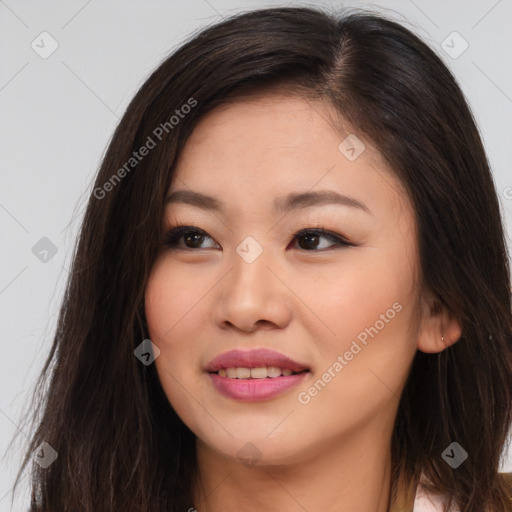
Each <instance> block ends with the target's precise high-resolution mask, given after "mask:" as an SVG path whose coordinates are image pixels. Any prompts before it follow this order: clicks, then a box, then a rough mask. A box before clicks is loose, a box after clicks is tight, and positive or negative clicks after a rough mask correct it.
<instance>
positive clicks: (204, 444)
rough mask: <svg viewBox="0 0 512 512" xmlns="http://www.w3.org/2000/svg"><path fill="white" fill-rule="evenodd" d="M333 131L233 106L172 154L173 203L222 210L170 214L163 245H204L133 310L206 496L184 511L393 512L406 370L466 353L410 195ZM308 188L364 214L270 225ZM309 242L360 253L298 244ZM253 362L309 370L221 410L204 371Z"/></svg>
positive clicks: (270, 100)
mask: <svg viewBox="0 0 512 512" xmlns="http://www.w3.org/2000/svg"><path fill="white" fill-rule="evenodd" d="M333 116H334V112H333V110H332V108H331V107H330V106H329V105H328V104H327V103H324V102H322V101H311V100H308V101H306V100H305V99H303V98H300V97H295V96H290V95H288V96H284V95H279V94H278V93H274V94H271V93H270V94H269V93H266V94H265V95H263V96H254V97H250V98H245V99H244V100H243V101H234V102H232V103H228V104H225V105H223V106H221V107H217V108H216V109H215V110H213V111H212V112H210V113H208V114H207V115H206V116H205V117H203V118H202V119H201V121H200V122H199V124H198V125H197V127H196V128H195V130H194V132H193V133H192V135H191V136H190V137H189V139H188V141H187V143H186V145H185V147H184V149H183V151H182V154H181V155H180V159H179V162H178V165H177V167H176V172H175V174H174V177H173V180H172V183H171V187H170V190H169V192H171V191H175V190H178V189H191V190H194V191H198V192H202V193H204V194H208V195H210V196H214V197H215V198H217V199H218V200H219V201H222V203H223V205H224V206H225V209H226V213H225V216H223V215H222V214H221V213H219V212H208V211H204V210H202V209H200V208H198V207H196V206H193V205H190V204H182V203H171V204H168V205H167V207H166V208H167V209H166V212H165V218H164V225H165V227H166V229H169V228H171V227H173V226H175V225H176V222H179V223H183V224H186V225H192V226H195V227H197V228H200V229H202V230H203V231H205V232H206V233H207V236H206V237H205V238H204V239H203V240H202V241H201V239H199V242H198V243H197V244H196V245H194V244H193V241H194V239H192V244H191V243H190V239H189V242H188V246H187V245H186V237H183V236H182V237H181V239H179V241H178V242H177V243H178V247H174V248H171V247H164V248H163V249H162V251H161V253H160V254H159V257H158V259H157V260H156V263H155V265H154V267H153V269H152V272H151V276H150V279H149V282H148V285H147V289H146V297H145V305H146V306H145V307H146V318H147V321H148V326H149V334H150V337H151V340H152V341H153V343H155V345H157V346H158V348H159V349H160V356H159V357H157V359H156V360H155V364H156V368H157V372H158V375H159V378H160V381H161V383H162V387H163V389H164V391H165V393H166V395H167V397H168V399H169V401H170V403H171V404H172V406H173V407H174V409H175V410H176V412H177V413H178V415H179V416H180V417H181V419H182V420H183V421H184V423H185V424H186V425H187V426H188V427H189V428H190V429H191V430H192V431H193V432H194V433H195V435H196V436H197V450H198V465H199V474H200V480H199V481H198V482H197V486H196V491H195V500H194V503H193V504H191V507H192V506H193V507H195V508H196V509H197V510H198V511H202V510H208V511H210V512H217V511H221V510H222V511H224V512H225V511H235V510H244V511H252V510H254V511H258V512H259V511H261V510H287V511H291V512H294V511H304V510H309V511H312V510H322V511H324V512H329V511H337V512H363V511H364V512H385V511H387V510H388V506H389V498H390V484H391V474H390V469H391V457H390V453H391V452H390V446H391V436H392V431H393V425H394V421H395V417H396V412H397V407H398V401H399V396H400V394H401V392H402V389H403V387H404V384H405V381H406V378H407V375H408V373H409V370H410V366H411V363H412V359H413V357H414V355H415V353H416V350H418V349H419V350H422V351H424V352H431V353H434V352H439V351H441V350H444V349H445V348H446V347H447V346H449V345H450V344H452V343H455V342H456V341H457V340H458V339H459V337H460V334H461V332H460V326H459V324H458V322H457V320H456V319H454V318H452V317H451V315H450V314H449V312H448V311H446V310H444V309H441V310H439V309H438V308H436V307H435V299H434V297H432V296H431V295H430V294H429V293H428V292H426V291H423V293H422V290H421V288H420V286H419V285H418V283H419V282H420V269H419V263H418V262H419V259H418V249H417V246H418V244H417V238H416V225H415V218H414V214H413V210H412V207H411V204H410V203H409V200H408V198H407V194H406V193H405V190H404V188H403V187H402V185H401V183H400V182H398V181H397V179H396V178H395V177H394V175H393V174H392V172H391V170H390V169H389V168H388V167H387V165H386V162H385V161H384V159H383V158H382V156H381V155H380V154H379V152H378V151H377V150H376V149H375V148H374V147H373V146H372V145H371V143H370V141H368V140H366V139H365V138H364V137H363V136H362V135H360V134H358V137H359V139H360V140H361V141H363V142H364V143H365V145H366V148H365V150H364V152H363V153H362V154H361V155H360V156H359V157H358V158H357V159H356V160H355V161H349V160H348V159H347V158H346V156H345V155H344V154H343V153H342V152H341V151H340V150H339V149H338V146H339V144H340V142H341V141H342V140H343V139H344V138H345V137H346V136H347V135H348V134H349V133H357V132H356V131H355V130H350V129H348V128H346V130H345V131H340V129H335V127H334V125H333V124H332V119H333ZM318 190H334V191H337V192H339V193H341V194H345V195H348V196H350V197H352V198H355V199H357V200H358V201H360V202H361V203H364V204H365V205H366V206H367V207H368V209H369V210H370V212H371V213H366V212H364V211H363V210H361V209H356V208H351V207H347V206H341V205H335V204H330V205H321V206H319V205H316V206H312V207H307V208H301V209H297V210H293V211H290V212H289V213H287V214H284V213H276V212H274V211H273V200H274V198H277V197H282V196H285V195H287V194H289V193H291V192H303V191H318ZM320 226H322V227H324V228H325V229H326V230H329V231H331V232H334V233H337V234H339V235H341V236H343V237H345V238H347V239H348V241H349V242H350V243H352V244H354V246H343V245H337V244H336V243H335V242H333V241H331V240H329V239H326V238H325V237H324V236H320V237H319V238H317V239H313V241H309V242H308V240H307V239H306V240H305V239H304V237H302V238H300V239H298V238H296V237H295V236H294V234H295V233H297V232H298V231H299V230H301V229H303V228H315V227H320ZM247 236H252V237H253V238H254V239H255V240H256V241H257V242H258V243H259V244H260V246H261V247H262V248H263V252H262V254H261V255H260V256H259V257H258V258H257V259H256V260H255V261H254V262H252V263H247V262H246V261H245V260H244V259H242V258H241V257H240V256H239V254H238V253H237V252H236V248H237V246H239V244H240V243H241V242H242V241H243V240H244V239H245V238H246V237H247ZM300 242H302V245H301V244H300ZM198 246H199V247H200V248H194V247H198ZM396 303H398V304H399V305H400V306H401V307H402V308H401V310H400V312H398V313H396V315H395V316H394V318H393V319H391V320H388V322H386V323H385V327H384V328H382V329H380V330H379V332H378V334H377V335H375V336H374V337H373V338H371V337H369V338H368V342H367V345H366V346H363V345H361V344H359V345H361V346H362V350H360V351H359V352H358V353H357V354H356V355H355V356H354V357H353V359H352V360H350V361H346V362H347V364H346V365H344V367H343V369H342V370H341V371H340V372H338V373H336V372H334V373H335V375H336V376H335V377H333V378H331V381H330V382H329V383H328V384H327V385H326V386H325V387H323V389H322V390H321V391H320V392H318V393H317V395H316V396H314V397H312V398H311V400H310V401H309V402H308V403H307V404H303V403H300V402H299V400H298V394H299V393H300V392H301V391H307V390H308V388H309V387H311V386H312V385H313V383H314V382H315V381H317V380H318V379H319V378H321V377H322V375H323V374H324V373H325V372H326V371H327V370H328V368H330V367H331V368H332V366H333V364H334V363H335V362H336V361H337V358H338V356H339V355H341V356H343V354H344V353H345V352H346V351H347V350H349V348H350V346H351V343H352V342H353V341H354V340H356V339H357V336H358V335H359V334H360V333H361V332H363V331H364V330H365V328H369V327H370V326H375V324H376V322H377V321H378V320H379V319H381V318H382V317H381V315H382V314H385V313H386V311H388V310H389V309H390V308H392V305H393V304H396ZM442 333H443V334H444V341H443V340H442V339H441V335H442ZM260 347H265V348H270V349H274V350H277V351H278V352H281V353H283V354H285V355H286V356H288V357H291V358H292V359H295V360H296V361H299V362H301V363H305V364H307V365H308V366H309V367H310V370H311V372H310V373H309V374H308V375H307V377H306V380H304V381H303V383H301V384H300V385H299V386H298V387H296V388H292V389H291V390H288V391H286V392H285V393H283V394H281V395H279V396H277V397H274V398H272V399H270V400H265V401H262V402H252V403H245V402H240V401H237V400H233V399H230V398H227V397H224V396H223V395H220V394H219V393H218V392H217V391H216V390H215V388H214V387H213V386H212V384H211V383H210V377H209V376H208V374H207V373H205V372H204V367H205V366H206V365H207V364H208V363H209V362H210V361H211V360H212V359H213V358H214V357H215V356H217V355H219V354H221V353H223V352H225V351H228V350H231V349H234V348H240V349H249V348H260ZM331 375H332V371H331ZM247 443H252V445H254V446H255V447H256V448H257V450H258V451H257V452H255V453H257V455H255V456H254V457H255V458H254V460H253V462H254V461H255V462H256V464H252V463H249V464H248V463H246V462H244V461H243V460H242V459H241V458H240V457H239V455H238V451H239V450H240V449H241V448H243V447H244V446H245V445H246V444H247Z"/></svg>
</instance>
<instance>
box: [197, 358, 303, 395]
mask: <svg viewBox="0 0 512 512" xmlns="http://www.w3.org/2000/svg"><path fill="white" fill-rule="evenodd" d="M205 370H206V371H207V372H208V373H209V375H210V378H211V380H212V383H213V385H214V386H215V388H216V389H217V391H218V392H220V393H221V394H222V395H224V396H227V397H228V398H232V399H234V400H239V401H244V402H255V401H262V400H268V399H271V398H274V397H275V396H278V395H280V394H281V393H284V392H285V391H286V390H288V389H290V388H292V387H294V386H296V385H298V384H299V383H300V382H302V381H303V380H304V379H305V378H306V376H307V374H308V373H309V372H310V369H309V368H308V367H307V366H306V365H305V364H302V363H298V362H297V361H294V360H293V359H290V358H289V357H286V356H285V355H283V354H280V353H279V352H275V351H273V350H268V349H253V350H244V351H242V350H231V351H229V352H225V353H223V354H221V355H219V356H217V357H216V358H215V359H213V360H212V361H211V362H210V363H209V364H208V366H207V367H206V369H205Z"/></svg>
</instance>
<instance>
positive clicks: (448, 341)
mask: <svg viewBox="0 0 512 512" xmlns="http://www.w3.org/2000/svg"><path fill="white" fill-rule="evenodd" d="M420 308H421V324H420V328H419V331H418V343H417V345H418V350H420V351H421V352H425V353H427V354H435V353H438V352H442V351H443V350H444V349H446V348H448V347H450V346H451V345H453V344H454V343H456V342H457V341H458V340H459V339H460V337H461V335H462V329H461V326H460V322H459V321H458V319H457V318H455V316H454V315H453V313H452V312H451V311H449V310H448V308H446V306H444V305H443V304H442V303H441V302H440V300H439V299H438V298H437V297H435V296H434V295H433V294H432V293H431V292H427V293H425V294H424V296H423V297H422V299H421V305H420ZM443 338H444V339H443Z"/></svg>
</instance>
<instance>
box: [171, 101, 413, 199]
mask: <svg viewBox="0 0 512 512" xmlns="http://www.w3.org/2000/svg"><path fill="white" fill-rule="evenodd" d="M355 131H356V130H354V129H352V128H351V127H350V126H349V125H348V123H346V122H345V121H344V120H343V119H342V118H341V117H340V116H339V114H338V113H337V112H336V111H335V110H334V108H333V107H332V105H331V104H330V103H328V102H327V101H323V100H313V99H305V98H303V97H300V96H297V95H284V94H281V93H274V94H268V93H267V94H264V95H257V94H252V95H250V96H245V97H243V98H236V99H235V100H231V101H229V102H228V103H225V104H222V105H220V106H218V107H216V108H215V109H214V110H212V111H210V112H208V113H207V114H206V115H204V116H203V117H202V118H201V119H200V121H199V122H198V124H197V125H196V127H195V129H194V131H193V132H192V134H191V135H190V136H189V138H188V140H187V142H186V144H185V146H184V148H183V150H182V152H181V155H180V157H179V160H178V162H177V165H176V168H175V170H174V173H173V180H172V183H171V190H174V189H176V188H182V187H183V186H184V187H185V188H193V189H194V190H198V191H205V192H206V191H208V193H210V195H216V196H220V197H226V199H227V200H228V199H230V198H231V199H233V200H235V201H236V197H238V198H239V200H240V202H241V204H243V203H244V202H246V204H247V201H248V200H250V199H251V198H254V197H255V196H259V197H266V198H267V202H268V204H269V206H271V205H273V204H274V198H275V197H276V196H284V195H285V194H288V193H289V192H292V191H299V190H300V191H304V190H315V189H326V188H327V189H331V190H336V191H338V192H339V193H347V194H348V192H350V193H351V195H354V196H359V197H362V196H366V197H367V198H369V200H370V201H371V202H373V203H374V205H375V206H376V207H379V206H381V207H385V206H386V204H387V206H392V205H395V206H396V205H397V204H398V203H400V204H401V205H402V206H403V204H407V203H408V201H407V194H405V190H404V188H403V186H402V184H401V183H400V182H399V180H398V179H397V178H396V176H395V175H394V173H393V172H392V170H391V169H390V168H389V166H388V165H387V163H386V161H385V159H384V158H383V156H382V155H381V154H380V153H379V151H378V150H377V149H376V148H375V147H374V145H373V144H372V143H371V141H369V140H368V139H367V138H365V137H364V136H362V135H361V134H357V135H356V133H357V132H356V133H354V132H355ZM358 135H359V136H358ZM348 136H350V138H349V140H353V139H352V137H354V136H356V137H357V139H359V140H360V142H361V143H362V144H364V150H363V151H362V153H361V154H360V156H359V157H358V158H356V159H355V160H352V161H351V160H349V159H348V158H347V156H346V154H345V153H344V152H343V151H342V149H340V144H342V143H343V141H344V140H345V139H346V137H348ZM361 147H363V146H361ZM180 185H181V186H180ZM235 194H236V196H235ZM404 200H405V201H404ZM402 203H403V204H402Z"/></svg>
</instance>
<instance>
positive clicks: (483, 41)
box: [0, 0, 512, 512]
mask: <svg viewBox="0 0 512 512" xmlns="http://www.w3.org/2000/svg"><path fill="white" fill-rule="evenodd" d="M303 3H304V2H287V3H286V4H285V3H284V2H278V1H267V2H258V1H249V0H189V1H186V2H185V1H147V2H143V1H141V0H139V1H126V0H125V1H122V2H121V1H119V0H116V1H100V0H89V1H87V0H72V1H67V2H56V1H45V2H41V1H39V2H37V1H28V0H27V1H19V0H18V1H17V0H5V1H3V0H0V151H1V156H2V159H1V163H0V172H1V181H0V183H1V188H0V231H1V235H2V236H1V240H2V248H1V265H0V318H1V327H2V331H1V349H2V350H1V354H2V357H1V358H0V457H3V458H2V459H1V460H0V512H4V511H7V510H11V507H10V501H11V499H10V498H11V492H10V491H11V487H12V483H13V478H14V472H15V470H16V469H17V467H18V464H19V456H20V444H19V443H18V444H17V445H15V447H14V448H13V449H12V450H11V451H9V452H8V453H5V450H6V448H7V445H8V442H9V441H10V440H11V438H12V435H13V434H14V432H15V431H16V430H17V429H18V428H19V427H18V424H19V423H20V414H21V412H22V408H23V406H24V404H26V402H27V399H28V397H29V396H30V393H31V391H32V386H33V384H34V381H35V378H36V375H37V374H38V372H39V370H40V368H41V367H42V363H43V361H44V358H45V357H46V354H47V353H48V350H49V347H50V344H51V340H52V334H53V332H54V328H55V321H56V315H57V312H58V307H59V304H60V300H61V297H62V292H63V285H64V282H65V279H66V278H67V273H68V271H67V268H68V267H69V258H70V250H71V248H72V244H73V243H74V241H75V238H76V235H77V231H78V227H79V225H80V222H81V219H82V214H83V207H84V204H85V198H86V196H87V194H89V193H90V191H91V188H92V180H93V177H94V175H95V173H96V171H97V168H98V164H99V162H100V159H101V157H102V155H103V152H104V150H105V148H106V145H107V143H108V141H109V138H110V136H111V134H112V132H113V130H114V128H115V126H116V124H117V123H118V120H119V118H120V117H121V115H122V113H123V112H124V109H125V108H126V106H127V104H128V102H129V100H130V99H131V98H132V96H133V95H134V93H135V92H136V90H137V88H138V87H139V86H140V85H141V84H142V82H143V81H144V80H145V78H146V77H147V76H148V74H149V73H150V71H152V70H153V69H154V68H155V67H156V66H157V65H158V63H159V62H161V60H162V59H163V58H164V57H165V56H166V55H167V54H168V53H169V52H170V51H171V50H172V49H173V48H175V47H176V46H177V45H178V44H179V43H180V42H181V41H182V40H183V39H184V38H185V37H186V36H187V35H188V34H189V33H190V32H191V31H192V30H193V29H195V28H197V27H200V26H205V25H207V24H211V23H213V22H215V21H217V20H219V19H220V18H221V17H222V16H226V15H229V14H232V13H234V12H238V11H240V10H245V9H253V8H257V7H265V6H273V5H300V4H303ZM315 3H316V4H320V3H321V4H327V5H330V6H341V5H342V2H336V1H331V2H310V4H315ZM343 4H344V5H347V6H348V5H350V6H354V5H357V6H362V7H371V8H374V9H375V10H377V11H381V12H385V13H387V14H388V15H391V16H393V17H394V18H395V19H396V20H398V21H403V22H405V23H406V24H407V25H406V26H408V27H409V28H413V29H415V31H416V32H417V33H418V34H419V35H420V36H422V37H423V38H424V39H426V40H427V42H429V43H430V44H431V45H432V47H434V48H435V49H436V50H437V51H438V53H440V54H441V55H442V56H443V58H444V60H445V61H446V62H447V64H448V65H449V66H450V68H451V69H452V70H453V72H454V73H455V75H456V77H457V78H458V80H459V83H460V84H461V86H462V89H463V91H464V92H465V94H466V96H467V97H468V99H469V102H470V104H471V106H472V108H473V111H474V113H475V115H476V118H477V121H478V123H479V126H480V129H481V132H482V135H483V138H484V141H485V145H486V148H487V151H488V155H489V158H490V161H491V165H492V168H493V172H494V176H495V181H496V185H497V188H498V191H499V194H500V200H501V202H502V205H503V210H504V215H505V219H506V222H507V226H508V227H507V231H508V235H509V246H510V234H511V232H512V173H511V169H510V164H511V162H512V158H511V156H512V155H511V146H512V143H511V141H512V116H511V114H512V99H511V98H512V71H511V58H510V53H509V52H510V50H511V49H512V31H511V29H510V27H511V26H512V24H511V21H512V0H499V1H496V0H481V1H477V0H473V1H467V0H466V1H464V0H457V1H450V2H447V1H446V0H436V1H431V0H430V1H428V0H414V1H413V0H402V1H398V0H397V1H390V0H381V1H380V2H374V3H369V2H344V3H343ZM43 31H46V32H48V33H49V34H51V36H52V37H53V38H54V39H55V40H56V41H57V43H58V48H57V50H56V51H55V52H54V53H53V54H52V55H51V56H50V57H48V58H46V59H43V58H41V57H40V55H39V54H38V53H36V52H35V51H34V50H33V49H32V47H31V44H32V42H33V41H35V43H34V44H39V45H40V46H42V45H43V43H41V37H40V34H41V32H43ZM454 31H456V32H458V33H459V34H460V35H461V36H462V37H463V38H464V40H466V41H467V43H468V44H469V46H468V48H467V50H466V51H465V52H464V53H462V54H461V55H460V56H458V57H457V58H452V57H450V56H449V55H448V54H447V53H445V51H444V50H443V48H442V46H441V43H442V42H443V41H444V40H446V38H447V37H448V36H449V35H450V34H452V32H454ZM455 37H456V39H453V41H454V42H453V44H452V43H451V42H450V41H451V39H448V42H449V44H450V45H453V46H454V48H455V50H453V51H457V50H460V49H461V48H462V47H461V46H460V44H461V41H460V40H459V39H457V36H455ZM45 41H46V42H45V43H44V44H45V48H46V49H48V48H49V42H48V39H46V40H45ZM508 187H511V188H508ZM42 237H48V238H49V239H50V240H51V241H52V243H53V244H55V246H56V248H57V253H56V255H55V256H54V257H52V258H51V259H49V260H48V261H47V262H42V261H40V259H38V258H37V257H36V256H35V255H34V254H33V252H32V247H33V246H34V245H35V244H36V243H37V242H38V241H39V240H40V239H41V238H42ZM475 243H479V241H478V240H475ZM26 435H28V432H24V433H23V434H22V435H21V438H20V439H21V442H24V440H25V439H26ZM503 470H506V471H512V453H510V454H508V457H507V462H506V464H505V465H504V467H503ZM20 497H21V498H23V494H21V495H20ZM27 504H28V499H27V498H26V497H25V499H24V500H23V501H18V502H15V505H14V506H13V509H12V510H26V508H27Z"/></svg>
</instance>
